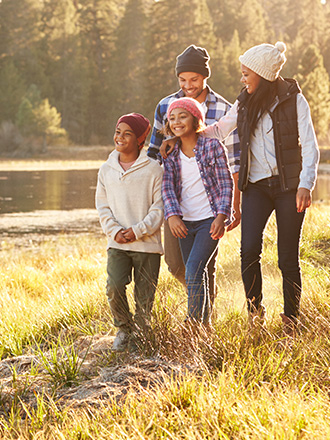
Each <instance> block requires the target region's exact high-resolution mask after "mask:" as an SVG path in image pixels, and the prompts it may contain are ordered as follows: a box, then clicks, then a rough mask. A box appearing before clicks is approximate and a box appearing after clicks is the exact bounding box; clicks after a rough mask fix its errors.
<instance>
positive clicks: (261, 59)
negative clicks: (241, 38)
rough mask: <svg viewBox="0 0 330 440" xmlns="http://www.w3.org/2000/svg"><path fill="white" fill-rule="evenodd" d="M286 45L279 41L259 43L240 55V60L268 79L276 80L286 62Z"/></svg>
mask: <svg viewBox="0 0 330 440" xmlns="http://www.w3.org/2000/svg"><path fill="white" fill-rule="evenodd" d="M285 51H286V45H285V43H283V42H282V41H278V42H277V43H276V44H275V46H273V45H272V44H259V45H258V46H254V47H251V49H249V50H247V51H246V52H245V53H244V54H243V55H241V56H240V57H239V60H240V62H241V63H242V64H243V65H244V66H246V67H248V68H249V69H251V70H252V71H253V72H255V73H257V74H258V75H260V76H261V77H262V78H265V79H267V80H268V81H275V80H276V79H277V78H278V76H279V74H280V71H281V69H282V67H283V65H284V63H285V62H286V57H285V55H284V52H285Z"/></svg>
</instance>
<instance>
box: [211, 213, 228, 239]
mask: <svg viewBox="0 0 330 440" xmlns="http://www.w3.org/2000/svg"><path fill="white" fill-rule="evenodd" d="M225 220H226V216H225V215H224V214H218V215H217V216H216V218H215V219H214V221H213V222H212V225H211V228H210V234H211V238H212V239H213V240H219V239H220V238H221V237H223V236H224V233H225Z"/></svg>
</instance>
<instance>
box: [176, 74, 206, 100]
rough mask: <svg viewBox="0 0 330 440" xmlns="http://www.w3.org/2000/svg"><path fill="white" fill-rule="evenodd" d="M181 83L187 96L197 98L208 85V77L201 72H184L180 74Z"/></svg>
mask: <svg viewBox="0 0 330 440" xmlns="http://www.w3.org/2000/svg"><path fill="white" fill-rule="evenodd" d="M178 79H179V85H180V87H181V89H182V91H183V93H184V95H185V96H186V97H187V98H194V99H197V98H198V97H199V95H200V94H201V93H202V92H203V91H204V89H205V87H206V81H207V78H205V77H204V76H203V75H201V74H200V73H195V72H182V73H180V74H179V76H178Z"/></svg>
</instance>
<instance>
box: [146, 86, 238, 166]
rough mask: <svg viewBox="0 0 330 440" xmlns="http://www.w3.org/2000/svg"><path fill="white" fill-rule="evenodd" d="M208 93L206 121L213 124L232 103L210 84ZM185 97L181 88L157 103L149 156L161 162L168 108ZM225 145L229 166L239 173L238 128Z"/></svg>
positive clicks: (203, 103) (205, 103) (205, 107)
mask: <svg viewBox="0 0 330 440" xmlns="http://www.w3.org/2000/svg"><path fill="white" fill-rule="evenodd" d="M207 89H208V94H207V97H206V100H205V101H204V102H202V103H201V104H202V107H203V109H204V111H205V123H206V125H211V124H214V123H215V122H217V121H218V120H219V119H220V118H221V117H222V116H224V115H225V114H226V113H227V112H228V111H229V109H230V107H231V105H230V104H229V102H228V101H226V100H225V99H224V98H223V97H222V96H220V95H218V94H217V93H215V92H214V91H213V90H212V89H211V88H210V87H209V86H207ZM182 97H184V93H183V91H182V90H181V89H180V90H179V91H178V92H177V93H173V94H172V95H169V96H166V98H163V99H162V100H161V101H160V102H159V103H158V105H157V107H156V111H155V118H154V126H153V129H152V134H151V139H150V144H149V148H148V156H150V157H152V158H153V159H157V160H159V161H160V162H161V160H162V159H161V157H160V154H159V148H160V146H161V144H162V142H163V140H164V136H163V135H162V134H161V133H159V130H161V129H162V128H163V126H164V125H165V123H166V120H167V117H166V113H167V109H168V107H169V105H170V104H171V103H172V102H173V101H174V100H175V99H178V98H182ZM224 143H225V145H226V147H227V149H228V158H229V166H230V169H231V172H232V173H233V174H234V173H238V171H239V163H240V161H239V159H240V145H239V139H238V134H237V130H235V131H233V132H232V133H231V134H230V135H229V136H228V137H227V138H226V140H225V142H224Z"/></svg>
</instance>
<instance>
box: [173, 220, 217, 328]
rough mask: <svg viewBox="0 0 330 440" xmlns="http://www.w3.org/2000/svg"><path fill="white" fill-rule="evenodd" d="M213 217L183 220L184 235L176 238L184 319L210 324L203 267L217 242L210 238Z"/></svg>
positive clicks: (207, 283)
mask: <svg viewBox="0 0 330 440" xmlns="http://www.w3.org/2000/svg"><path fill="white" fill-rule="evenodd" d="M213 221H214V218H213V217H211V218H207V219H204V220H199V221H185V220H184V224H185V225H186V226H187V229H188V234H187V236H186V237H185V238H180V248H181V252H182V257H183V261H184V264H185V268H186V274H185V278H186V284H187V290H188V318H189V319H194V320H196V321H200V322H203V323H204V324H208V323H209V321H210V311H211V310H210V309H211V304H210V292H209V278H208V271H207V266H208V262H209V261H210V259H211V258H212V256H213V254H214V252H215V251H216V249H217V245H218V242H219V240H213V239H212V238H211V235H210V228H211V224H212V222H213Z"/></svg>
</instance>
